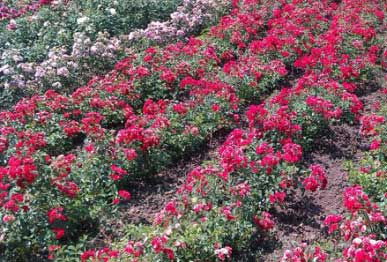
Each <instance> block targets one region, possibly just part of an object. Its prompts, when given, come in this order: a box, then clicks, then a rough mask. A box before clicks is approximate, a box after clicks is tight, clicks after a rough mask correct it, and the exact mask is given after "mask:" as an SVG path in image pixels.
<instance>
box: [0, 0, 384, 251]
mask: <svg viewBox="0 0 387 262" xmlns="http://www.w3.org/2000/svg"><path fill="white" fill-rule="evenodd" d="M234 4H236V3H234ZM240 5H241V6H240V8H239V9H238V8H235V9H234V10H233V11H232V13H231V14H230V15H229V16H226V17H224V18H223V19H221V21H220V23H219V25H218V26H215V27H213V28H212V29H211V31H210V32H211V35H212V36H211V37H209V38H208V39H207V40H203V41H200V40H198V39H191V40H190V41H189V42H188V43H187V44H182V43H178V44H175V45H170V46H167V47H165V48H162V49H159V48H149V49H147V50H146V51H145V52H144V53H142V54H140V55H137V56H132V57H128V58H126V59H124V60H122V61H120V62H119V63H118V64H117V65H116V68H115V70H114V71H113V72H111V73H110V74H109V75H108V76H107V77H105V78H102V79H101V78H96V79H94V80H93V81H91V82H90V83H89V85H88V86H86V87H83V88H79V89H78V90H77V91H75V92H74V93H73V94H72V95H70V96H63V95H59V94H56V93H54V92H52V91H49V92H47V93H46V94H45V95H44V96H35V97H33V98H32V99H29V100H23V101H21V102H19V103H18V104H17V105H16V106H15V107H14V109H13V110H12V111H10V112H3V113H2V129H1V131H2V152H3V153H2V158H3V162H4V163H7V165H6V166H5V167H4V168H2V171H1V173H2V179H3V182H2V189H3V208H2V212H3V217H6V218H5V222H4V223H5V226H4V227H3V236H4V239H5V243H7V250H8V251H11V250H12V251H13V252H12V255H14V258H15V256H17V255H20V256H23V255H26V256H29V255H30V253H31V252H32V253H34V252H35V253H39V250H41V248H42V247H45V246H47V245H49V244H52V243H62V244H66V243H67V244H68V243H71V242H76V241H78V240H79V239H78V238H79V236H80V235H82V234H86V235H87V234H92V231H93V230H95V227H96V226H98V225H100V226H102V227H106V226H107V225H106V223H108V220H106V219H105V218H106V215H105V217H104V216H103V214H110V213H111V209H114V207H112V205H109V204H108V202H109V201H111V202H112V203H113V204H114V203H117V202H120V200H121V201H125V200H128V199H129V198H130V194H129V193H128V192H126V191H123V190H121V189H122V188H124V185H125V181H124V180H125V179H133V178H132V177H134V176H136V175H139V174H141V173H147V174H149V173H153V172H156V171H157V170H159V168H162V167H165V166H167V164H168V163H171V160H173V159H176V158H178V157H180V156H181V155H182V154H184V153H185V152H187V151H188V152H190V151H191V150H193V149H194V148H195V146H196V145H197V144H200V143H202V142H203V141H204V140H205V138H206V137H208V136H210V135H211V134H212V133H213V132H214V131H215V130H217V129H219V128H225V127H227V126H228V125H230V123H232V122H233V121H234V122H238V121H235V120H238V115H235V114H234V113H237V112H238V111H239V110H241V109H242V108H243V107H242V105H244V104H246V103H249V101H250V102H251V101H254V100H255V99H259V98H260V95H261V94H262V92H264V91H266V90H265V89H270V88H272V85H274V84H275V83H279V82H280V81H281V80H282V81H285V80H287V77H285V75H286V74H287V73H288V72H287V70H286V67H288V68H289V70H294V71H295V72H296V71H297V70H296V69H295V68H300V69H302V70H303V71H304V72H305V76H304V77H302V78H301V79H300V80H299V81H298V82H297V85H296V87H295V88H294V89H292V92H290V94H291V95H292V97H293V96H294V97H295V99H294V101H295V102H294V104H292V106H291V107H290V112H292V111H293V110H294V111H295V114H293V113H290V112H289V111H288V110H289V109H287V108H279V109H278V110H276V108H275V105H276V102H275V100H274V102H272V103H273V105H270V104H269V105H268V109H271V110H275V111H276V112H275V113H274V115H273V117H268V116H269V115H266V117H267V118H268V119H270V121H268V122H266V121H264V123H262V125H263V129H262V130H263V131H267V135H266V138H265V141H266V140H267V143H269V144H270V147H272V148H273V150H274V149H275V151H277V153H276V154H273V156H272V157H274V159H270V158H272V157H270V158H265V161H268V162H266V163H264V164H263V166H262V168H263V167H265V170H266V168H269V169H270V167H271V166H270V165H273V167H275V168H277V162H278V164H280V163H282V164H283V165H284V166H287V165H288V164H293V162H297V161H296V160H298V158H299V157H297V156H298V155H299V151H300V147H299V146H298V145H296V144H294V143H293V142H292V141H291V140H289V139H288V140H286V139H285V138H290V137H291V138H293V140H296V141H300V142H299V143H301V144H302V145H303V146H308V145H310V141H309V140H308V139H311V138H313V136H314V135H315V134H316V133H318V132H319V131H321V128H320V127H319V126H317V124H316V125H309V124H310V123H309V122H303V120H304V119H305V118H304V115H303V114H301V115H300V116H299V117H296V118H295V119H297V121H298V123H297V122H292V121H293V115H295V116H297V110H299V111H300V112H304V111H305V112H308V114H310V115H311V118H312V119H313V121H312V120H311V122H313V123H315V122H314V121H317V122H316V123H321V126H324V125H325V124H326V123H325V122H324V121H320V120H321V115H322V116H323V118H322V119H323V120H324V119H325V120H332V119H337V118H340V117H341V116H342V112H347V111H352V113H356V112H357V111H358V110H359V109H360V108H359V107H360V104H359V102H358V100H357V99H356V96H354V95H353V94H351V93H349V92H348V91H353V89H354V88H355V86H354V85H353V84H352V82H353V81H356V80H359V79H361V78H364V77H366V76H367V73H368V71H369V69H370V68H372V67H373V65H374V64H375V62H377V59H378V55H379V53H380V50H379V49H378V46H377V45H376V44H377V38H376V37H375V35H372V34H371V36H368V34H365V33H364V32H368V31H371V32H372V30H373V29H372V27H370V24H372V25H374V26H376V25H378V24H379V23H381V21H380V20H381V19H380V15H379V16H378V15H372V14H373V13H376V14H378V12H377V11H378V10H379V9H378V6H377V5H376V4H375V3H374V2H372V1H369V2H365V3H363V4H362V6H361V7H362V9H361V10H362V12H364V13H367V14H368V13H369V14H371V15H369V17H367V20H365V21H363V20H360V21H359V22H358V23H357V24H356V27H355V26H354V25H353V24H352V27H351V24H346V22H347V21H345V22H343V21H340V20H339V21H340V23H336V20H335V21H334V22H332V21H330V19H328V18H329V17H331V16H332V15H334V14H335V13H336V12H337V13H338V14H337V16H339V15H341V16H342V17H343V19H344V18H347V16H345V14H344V13H343V12H341V9H338V10H339V11H337V8H338V6H337V5H335V4H331V3H330V2H328V1H327V2H322V3H313V1H312V2H305V3H304V2H302V3H293V4H285V3H282V5H283V6H278V7H283V8H284V9H283V11H281V9H280V8H276V7H277V6H272V5H271V6H270V5H267V3H263V2H252V1H246V2H245V3H244V4H242V3H241V4H240ZM347 5H348V3H347ZM345 7H347V6H345ZM363 9H364V10H363ZM321 10H325V12H321ZM356 10H357V9H356ZM305 13H308V14H309V15H310V17H313V19H310V18H309V17H305ZM351 19H353V18H351ZM252 22H254V23H252ZM295 24H297V26H298V27H299V28H298V29H297V28H295V26H294V25H295ZM268 25H270V26H268ZM318 25H320V26H318ZM265 27H268V30H266V31H264V30H263V28H265ZM306 37H307V38H308V41H309V42H310V44H308V42H306V41H305V38H306ZM327 39H328V41H327ZM353 39H357V40H358V41H357V42H355V43H353V42H352V41H353ZM286 40H287V41H286ZM213 43H216V45H215V44H213ZM353 45H356V49H354V48H352V49H351V48H348V46H349V47H352V46H353ZM291 46H292V47H291ZM326 54H329V55H330V56H329V57H330V59H331V60H328V61H327V56H326ZM355 61H356V62H355ZM312 72H314V75H313V74H312ZM330 72H333V73H332V78H337V79H340V80H341V81H340V82H336V81H333V80H330V78H327V77H324V76H323V75H324V74H327V73H330ZM319 79H321V81H318V80H319ZM342 79H344V81H343V80H342ZM324 80H325V81H324ZM313 82H318V85H317V86H316V85H315V84H314V83H313ZM230 84H232V85H233V86H234V87H231V85H230ZM304 85H306V86H311V87H310V88H311V89H315V90H316V91H315V93H313V95H311V96H309V95H308V93H307V92H306V91H302V90H304V87H303V86H304ZM321 87H324V88H323V89H321ZM320 89H321V90H320ZM325 89H327V90H330V89H332V90H335V89H337V90H336V91H329V92H327V94H325V91H323V90H325ZM306 90H307V89H306ZM347 90H348V91H347ZM311 92H312V91H311ZM313 92H314V91H313ZM332 92H333V93H332ZM320 93H321V94H320ZM320 96H321V97H320ZM282 97H284V98H287V92H286V91H283V92H281V93H280V95H279V96H278V97H277V99H278V100H279V102H278V103H277V104H279V105H283V103H285V101H286V100H282V99H281V98H282ZM306 97H307V99H305V98H306ZM296 98H297V99H296ZM298 99H300V100H301V101H299V100H298ZM304 100H305V101H306V102H305V103H306V104H305V103H304V102H302V101H304ZM330 100H332V101H330ZM299 107H300V108H299ZM293 108H294V109H293ZM256 109H257V110H258V109H259V107H256ZM251 114H253V113H251ZM305 115H307V114H306V113H305ZM343 115H348V114H343ZM349 115H351V114H349ZM286 120H287V121H286ZM262 121H263V120H262ZM297 124H298V125H297ZM277 125H278V126H277ZM298 126H301V127H302V128H303V129H302V130H303V132H302V133H300V131H297V127H298ZM288 128H296V129H295V130H296V131H297V133H298V135H296V134H293V133H292V132H290V130H291V129H288ZM259 130H260V129H258V131H259ZM271 130H275V131H273V132H271ZM245 132H248V131H242V133H245ZM277 132H279V134H276V133H277ZM282 132H283V133H284V134H282ZM255 133H256V134H255V135H257V137H256V138H255V139H258V140H256V143H258V141H259V140H260V139H261V137H260V136H261V135H262V133H261V134H260V133H259V132H255ZM252 134H254V132H253V133H252ZM252 134H250V136H252ZM300 134H302V136H300ZM269 136H273V138H267V137H269ZM277 136H278V137H277ZM276 137H277V138H276ZM281 137H282V138H284V139H281ZM252 139H253V138H252ZM276 139H278V140H276ZM280 140H281V141H280ZM252 141H253V140H252ZM261 142H262V141H261ZM230 143H231V145H232V146H230V147H231V148H226V147H225V149H224V150H225V152H227V151H229V152H230V154H231V158H230V155H228V154H225V159H224V162H225V163H224V164H223V165H222V163H221V164H219V168H222V169H223V168H225V170H226V171H225V173H224V176H227V174H228V173H229V172H232V168H231V167H233V165H237V166H238V163H234V164H232V161H233V160H232V159H233V157H232V155H234V154H233V151H230V150H231V149H232V148H233V147H235V149H237V148H238V147H236V146H233V144H234V143H236V142H232V141H231V142H230ZM281 143H282V144H281ZM282 147H283V148H282ZM69 150H71V152H69ZM268 150H269V151H268V152H267V153H270V151H271V149H270V148H268ZM281 151H283V152H282V153H281ZM293 151H296V152H295V155H296V157H295V159H296V160H291V159H292V154H293V153H292V152H293ZM238 152H239V151H238ZM265 152H266V151H263V153H265ZM273 152H274V151H273ZM250 153H252V152H250ZM174 155H175V156H174ZM235 156H236V157H237V156H238V155H237V154H236V155H235ZM254 157H255V158H256V157H260V156H254V154H253V155H252V156H251V158H254ZM262 157H263V156H262ZM289 159H290V160H289ZM242 160H243V159H242ZM257 160H258V159H257ZM277 160H278V161H277ZM229 161H231V163H229ZM282 164H281V165H282ZM228 165H231V166H229V167H227V166H228ZM241 167H242V166H241ZM219 168H218V169H219ZM229 168H231V169H230V170H228V169H229ZM278 168H279V167H278ZM289 169H290V170H293V171H291V172H290V173H291V174H292V175H294V173H293V172H295V171H294V169H295V167H289ZM276 170H277V169H276ZM313 170H315V171H313ZM313 170H312V173H314V175H313V176H314V177H313V178H314V179H315V181H320V180H321V181H320V182H318V183H321V184H323V181H324V179H323V176H322V175H321V172H320V171H319V168H313ZM144 171H145V172H144ZM277 171H278V172H279V173H281V172H280V171H279V169H278V170H277ZM213 172H217V171H213ZM246 172H250V170H249V169H248V168H247V169H246ZM268 172H270V170H268ZM250 173H251V172H250ZM240 178H241V177H238V179H240ZM242 178H243V176H242ZM262 179H263V178H262ZM268 179H269V180H268V181H266V182H265V181H257V184H255V188H260V184H261V183H262V185H264V184H265V183H266V184H265V185H267V188H266V189H264V190H261V191H260V192H259V193H256V195H255V193H254V194H253V195H254V197H256V200H255V202H251V201H250V200H249V201H247V200H246V201H247V202H248V203H249V204H246V205H247V207H248V208H252V209H253V210H254V213H256V214H257V215H259V212H258V210H259V211H261V210H264V208H263V207H265V206H267V205H266V204H267V200H265V199H266V197H267V195H268V194H269V193H270V192H272V191H273V190H275V188H276V183H274V182H278V178H275V179H273V180H272V179H271V178H268ZM316 179H317V180H316ZM242 180H243V179H242ZM258 180H260V179H258ZM264 180H265V179H264ZM309 180H311V181H309V182H308V181H307V182H305V184H308V186H307V187H308V188H309V189H313V188H316V187H318V184H317V186H316V185H315V183H314V182H313V181H312V178H311V179H309ZM216 181H218V180H216V179H215V182H216ZM219 181H223V180H219ZM219 181H218V182H219ZM233 181H234V180H233ZM246 181H247V180H246ZM273 181H274V182H273ZM218 182H216V183H218ZM242 182H243V181H242ZM205 183H207V182H206V181H205ZM309 184H310V185H309ZM211 185H212V184H211ZM322 187H323V186H322ZM211 188H212V187H211ZM215 188H217V187H215ZM259 190H260V189H259ZM199 191H200V190H199ZM217 194H218V195H216V196H217V197H218V198H217V199H218V200H215V199H213V201H214V203H216V205H221V206H222V202H223V201H225V202H228V200H227V199H228V196H227V195H225V196H224V200H222V194H224V188H223V187H222V186H221V187H220V191H219V192H218V193H217ZM282 195H283V194H282V192H281V193H280V194H277V196H278V197H280V196H282ZM194 199H195V197H194ZM246 199H248V198H246ZM231 202H232V201H231ZM231 202H229V203H231ZM256 202H262V206H261V207H260V206H255V205H254V203H256ZM214 203H211V204H214ZM265 203H266V204H265ZM235 204H237V202H236V203H235ZM252 204H253V206H251V205H252ZM223 207H224V208H225V209H224V212H225V213H227V212H228V213H229V214H230V215H231V216H232V212H231V211H232V209H233V208H238V210H242V211H243V210H244V209H243V208H242V209H239V207H238V205H236V206H234V205H231V206H227V205H225V206H222V208H223ZM209 210H212V211H211V212H214V211H215V210H213V209H211V208H209ZM227 210H229V211H230V212H229V211H227ZM244 212H245V211H243V212H242V213H241V214H245V213H244ZM212 214H216V213H212ZM246 214H247V213H246ZM243 216H244V217H245V218H246V219H248V218H251V216H250V217H249V215H243ZM79 217H83V218H84V219H83V220H80V219H79ZM257 219H258V218H257ZM187 221H189V220H186V222H187ZM217 221H218V220H212V219H209V220H208V223H209V226H211V227H212V228H217V227H216V226H215V224H216V223H215V222H217ZM231 221H234V222H233V223H236V224H238V223H239V220H234V219H231ZM246 221H247V220H246ZM104 224H105V225H104ZM233 225H234V226H235V224H233ZM230 227H231V226H230ZM47 228H50V229H51V231H47V230H46V229H47ZM159 229H160V228H158V229H157V230H159ZM246 229H248V230H252V226H251V223H247V222H246ZM183 232H184V231H183ZM199 232H201V229H200V228H199ZM209 232H213V231H209ZM225 232H226V231H223V230H220V231H219V234H214V237H216V238H217V239H219V241H220V243H223V242H224V241H225V240H226V239H228V238H229V236H225V235H224V234H225ZM228 232H234V231H233V230H231V231H228ZM235 232H238V231H235ZM53 233H54V234H53ZM248 235H249V234H246V235H245V236H248ZM195 237H196V235H195ZM195 237H194V238H193V239H195ZM203 237H208V236H207V235H206V234H203ZM235 237H239V236H237V235H236V236H235ZM55 238H56V239H57V240H59V242H56V240H54V239H55ZM230 239H236V238H234V236H233V237H231V238H230ZM212 240H213V239H212V238H211V237H210V238H209V240H208V241H207V242H205V241H204V242H203V244H205V245H208V243H210V242H211V241H212ZM230 241H231V240H230ZM21 243H23V244H24V245H23V247H22V246H21ZM28 243H29V244H28ZM212 243H215V242H212ZM52 248H54V247H52ZM192 250H193V251H192V253H191V256H196V255H197V254H196V253H195V252H196V251H195V252H194V250H197V251H199V250H200V248H198V249H196V248H195V249H192ZM204 250H206V251H205V255H208V254H209V253H208V252H210V251H211V252H210V253H211V254H212V251H213V250H212V249H211V250H210V249H209V248H208V246H207V248H205V249H204ZM15 251H17V252H15ZM185 251H186V250H183V251H182V252H185ZM160 252H161V253H163V254H164V252H163V251H160ZM160 252H158V253H160ZM166 252H170V251H166ZM219 252H220V251H219ZM89 253H90V252H89ZM91 253H92V252H91ZM92 254H93V253H92ZM152 254H153V253H150V254H149V256H152ZM203 255H204V254H203ZM85 256H87V253H86V255H85ZM182 256H183V257H186V256H189V254H183V255H182Z"/></svg>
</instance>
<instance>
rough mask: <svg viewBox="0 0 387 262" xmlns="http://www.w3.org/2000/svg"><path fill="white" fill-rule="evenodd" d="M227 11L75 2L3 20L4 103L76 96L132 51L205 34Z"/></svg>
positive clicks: (192, 2)
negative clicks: (29, 97) (46, 94)
mask: <svg viewBox="0 0 387 262" xmlns="http://www.w3.org/2000/svg"><path fill="white" fill-rule="evenodd" d="M100 6H103V7H104V8H103V9H102V8H100ZM176 6H177V9H176ZM227 7H228V4H227V2H226V1H220V0H209V1H203V0H185V1H182V2H181V1H177V0H166V1H164V2H163V5H159V4H158V3H157V2H156V1H148V0H146V1H140V2H139V1H130V2H128V1H121V2H111V1H108V2H103V1H102V2H101V1H99V2H98V1H97V2H95V3H88V2H87V1H86V2H85V1H82V4H80V3H78V2H77V1H73V2H71V3H67V2H66V3H61V2H59V3H56V4H55V5H54V4H52V5H51V6H50V7H47V8H44V9H42V10H40V12H37V13H36V14H34V15H30V16H25V17H22V18H19V19H16V20H11V21H7V22H3V23H4V28H3V30H2V31H1V39H2V40H1V43H3V44H4V45H3V46H4V47H3V48H2V50H1V53H2V56H1V57H2V63H1V64H0V73H1V75H0V78H1V81H2V84H1V85H2V86H1V88H2V96H1V97H2V100H3V103H2V105H3V107H4V108H7V107H9V106H10V105H12V104H14V103H15V102H16V101H18V100H19V99H20V97H23V96H26V95H31V94H37V93H43V92H44V91H46V90H48V89H54V90H56V91H58V92H61V93H68V92H71V91H72V90H74V88H75V87H78V86H80V85H83V84H85V83H86V82H87V81H88V80H89V79H90V78H91V77H92V76H94V75H99V74H104V73H105V72H106V70H110V69H111V68H112V66H113V65H114V63H116V62H117V61H118V60H119V59H120V58H122V57H123V55H124V54H127V53H128V52H133V53H135V52H136V51H133V50H135V49H142V48H143V47H144V46H148V45H150V44H151V43H152V42H156V43H159V42H163V43H165V42H169V41H175V40H176V36H179V38H180V39H182V38H184V37H185V36H187V35H188V34H191V33H197V32H199V31H200V30H201V28H202V27H203V26H206V25H208V24H211V23H212V22H214V21H216V19H217V17H218V16H219V15H220V14H222V13H224V12H225V11H226V10H227ZM175 10H176V11H175ZM173 11H174V12H173ZM172 12H173V13H172ZM128 14H130V15H128ZM169 14H170V16H171V18H170V20H167V21H166V22H152V21H160V20H161V21H164V20H166V19H167V18H168V15H169ZM6 23H8V24H7V26H6V27H5V24H6ZM158 23H159V24H158ZM147 24H149V25H148V27H147V28H146V29H144V30H139V28H144V27H145V26H146V25H147ZM156 25H160V26H162V27H163V28H157V26H156ZM132 30H135V31H134V32H132V33H130V32H131V31H132Z"/></svg>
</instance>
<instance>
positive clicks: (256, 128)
mask: <svg viewBox="0 0 387 262" xmlns="http://www.w3.org/2000/svg"><path fill="white" fill-rule="evenodd" d="M377 4H378V3H377V2H375V1H363V2H360V1H358V2H356V3H354V1H343V3H342V4H341V5H340V6H338V7H337V8H336V6H335V8H334V10H335V11H334V12H333V13H332V16H333V21H332V22H331V24H330V26H329V27H328V30H327V31H326V32H324V33H323V34H321V38H318V40H320V41H321V42H320V41H316V42H317V43H318V44H316V45H317V46H318V47H314V48H313V52H311V53H309V54H308V55H305V56H303V57H302V58H301V59H298V60H296V61H297V62H299V63H301V61H302V62H303V63H302V64H297V63H296V62H295V63H294V64H295V66H296V67H302V68H303V69H304V70H305V71H304V75H303V76H302V77H300V78H299V79H298V80H297V81H296V83H295V85H294V87H293V88H290V89H288V88H285V89H282V91H281V92H279V93H278V94H277V95H274V96H272V97H270V98H269V99H267V101H266V102H265V103H264V104H262V105H259V106H250V107H249V108H248V110H247V112H246V119H247V120H248V123H249V129H246V130H242V129H235V130H234V131H232V132H231V134H230V135H229V137H228V138H227V140H226V142H225V143H224V144H223V145H222V146H221V148H220V149H219V159H218V160H215V161H212V162H211V163H208V164H205V165H203V166H201V167H198V168H196V169H194V170H193V171H192V172H190V173H189V174H188V175H187V178H186V182H185V183H184V184H183V186H182V187H181V188H180V190H178V193H179V195H178V197H177V198H176V199H175V200H174V201H172V202H170V203H168V204H167V205H166V206H165V207H164V209H163V210H162V211H161V212H160V213H159V214H158V215H157V216H156V217H155V221H154V225H153V226H150V227H130V228H129V230H128V231H127V235H126V236H125V237H123V238H124V239H125V240H124V241H122V242H120V243H119V244H117V245H113V249H112V250H111V249H109V248H104V249H90V250H88V251H85V252H84V253H83V254H82V255H81V259H82V260H84V261H86V260H88V259H91V260H93V259H97V260H98V259H106V260H109V259H111V260H112V261H115V260H116V259H118V260H119V259H123V260H130V261H144V260H145V261H159V260H160V261H163V260H166V261H168V260H175V259H177V260H178V259H188V260H200V261H213V260H216V259H219V260H225V259H226V258H227V257H230V255H231V251H232V250H243V248H244V247H246V246H247V244H248V243H249V241H250V240H251V237H252V235H253V233H254V234H262V233H264V232H265V231H266V230H268V229H270V228H272V227H273V221H272V220H271V219H270V214H269V213H267V212H266V211H265V210H268V207H269V206H270V204H273V203H275V202H281V201H283V199H284V197H285V196H286V191H287V188H289V187H293V186H299V185H302V186H303V187H304V188H305V189H306V190H311V191H315V190H317V189H324V188H325V186H326V185H327V181H326V179H325V176H324V171H323V170H322V169H321V167H319V166H318V165H312V166H311V167H310V168H309V169H310V170H307V169H305V168H302V165H301V164H300V162H299V161H300V160H301V156H302V148H310V147H311V146H312V144H313V138H315V137H316V135H318V134H320V133H321V132H322V131H323V130H324V129H325V128H327V126H328V124H329V123H332V122H337V121H350V122H353V121H355V120H358V119H359V117H360V114H359V113H360V111H361V109H362V104H361V102H360V101H359V99H358V98H357V97H356V95H354V94H353V93H352V92H354V91H356V84H355V83H356V82H359V81H360V80H361V79H363V81H369V80H370V79H369V77H368V78H367V75H368V74H369V73H370V72H372V70H369V69H370V67H371V68H372V67H373V65H375V63H376V62H381V61H380V60H381V52H380V51H381V50H380V46H378V43H377V41H376V40H377V38H376V37H375V35H372V34H371V35H369V34H368V33H369V32H372V31H373V29H372V28H370V27H369V24H370V21H375V20H379V23H381V24H383V19H384V13H383V12H382V11H380V10H384V9H383V8H384V6H383V5H382V6H379V7H378V5H377ZM286 7H287V8H290V9H292V8H294V6H291V5H289V6H286ZM302 10H303V11H305V9H302ZM378 10H379V12H377V11H378ZM292 11H294V9H292ZM273 13H274V12H273ZM366 14H367V15H368V16H367V15H366ZM370 14H377V15H376V16H375V17H377V19H375V20H374V18H375V17H372V15H371V17H370ZM363 15H364V16H366V17H367V19H365V20H363V19H361V18H360V17H363ZM380 17H382V18H380ZM368 19H369V20H368ZM353 20H355V21H356V23H354V21H353ZM269 21H270V20H269ZM337 21H340V23H336V22H337ZM348 22H351V23H348ZM376 25H377V23H376ZM362 27H363V28H362ZM365 28H366V30H364V29H365ZM363 30H364V31H363ZM367 31H368V33H367ZM359 35H361V36H359ZM354 38H355V39H356V38H358V40H360V39H363V40H364V39H365V41H366V42H368V41H369V42H368V44H370V43H372V45H370V46H369V49H371V50H372V49H373V50H374V51H370V50H368V49H363V52H361V50H359V49H357V51H354V50H353V49H351V48H348V45H349V42H351V43H352V44H355V45H356V44H357V43H358V42H357V43H353V42H352V41H354ZM316 42H315V43H316ZM239 48H243V47H240V46H239ZM375 49H376V51H375ZM324 52H329V54H330V55H331V56H330V57H329V58H328V59H327V56H324V55H322V54H324ZM372 54H374V55H372ZM339 57H341V58H343V59H339ZM355 65H357V66H360V68H359V67H358V68H356V69H355ZM362 65H364V67H363V68H362ZM365 68H368V70H364V69H365ZM253 86H254V85H253ZM348 197H349V198H351V197H350V193H348ZM127 239H129V241H128V240H127ZM55 248H57V247H55ZM57 252H58V253H57V255H61V252H62V250H59V251H57ZM315 253H316V256H315V257H317V258H319V257H318V256H319V254H321V256H323V254H322V253H319V249H316V252H315Z"/></svg>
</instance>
